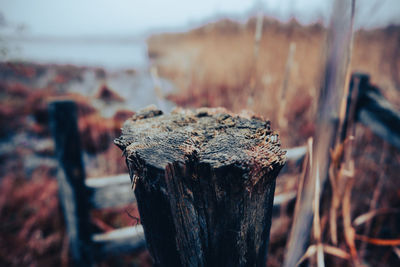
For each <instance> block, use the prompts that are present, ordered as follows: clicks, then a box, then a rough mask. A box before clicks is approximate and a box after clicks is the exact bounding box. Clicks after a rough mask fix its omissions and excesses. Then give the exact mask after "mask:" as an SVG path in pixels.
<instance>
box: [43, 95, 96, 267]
mask: <svg viewBox="0 0 400 267" xmlns="http://www.w3.org/2000/svg"><path fill="white" fill-rule="evenodd" d="M49 115H50V127H51V131H52V134H53V137H54V140H55V145H56V156H57V159H58V162H59V164H60V166H59V171H58V175H57V179H58V185H59V194H60V201H61V206H62V209H63V213H64V216H65V221H66V224H67V225H66V226H67V232H68V238H69V244H70V249H71V254H72V257H73V261H74V265H75V266H89V265H91V263H92V259H91V253H90V252H89V251H90V246H89V242H90V236H91V231H90V229H89V223H88V222H89V214H88V210H89V209H88V199H87V192H86V190H85V185H84V180H85V170H84V165H83V161H82V156H81V147H80V140H79V132H78V126H77V108H76V104H75V103H74V102H73V101H69V100H59V101H54V102H51V103H50V104H49Z"/></svg>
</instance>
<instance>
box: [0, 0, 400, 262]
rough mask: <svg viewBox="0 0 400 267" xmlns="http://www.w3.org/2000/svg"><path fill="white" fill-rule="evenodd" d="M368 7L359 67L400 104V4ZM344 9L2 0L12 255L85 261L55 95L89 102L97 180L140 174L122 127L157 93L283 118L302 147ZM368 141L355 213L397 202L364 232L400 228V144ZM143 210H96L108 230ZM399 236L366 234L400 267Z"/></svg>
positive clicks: (2, 202)
mask: <svg viewBox="0 0 400 267" xmlns="http://www.w3.org/2000/svg"><path fill="white" fill-rule="evenodd" d="M355 10H356V12H355V20H354V30H355V34H354V46H353V50H352V60H351V65H350V69H351V72H362V73H366V74H368V75H370V80H371V83H372V84H374V85H376V86H377V87H379V89H380V90H381V93H382V94H383V95H384V96H385V98H386V99H387V100H389V102H390V103H391V104H392V105H393V106H394V108H395V109H396V110H400V2H399V1H398V0H357V1H356V9H355ZM331 11H332V2H331V1H317V0H285V1H278V0H259V1H240V0H204V1H197V2H190V1H182V0H171V1H155V0H147V1H129V0H119V1H108V0H97V1H78V0H70V1H51V0H36V1H23V0H12V1H10V0H0V124H1V127H0V265H2V266H28V265H29V266H53V265H57V266H58V265H62V266H72V265H73V264H72V261H71V256H70V253H71V252H70V250H69V248H68V238H67V237H66V230H65V220H64V217H63V214H62V210H61V208H60V204H59V197H58V183H57V180H56V171H57V160H56V159H55V147H54V142H53V139H52V137H51V133H50V130H49V116H48V113H47V105H48V102H49V100H50V99H52V98H54V97H61V96H62V97H67V98H68V99H73V100H74V101H75V102H76V103H77V106H78V119H79V120H78V128H79V133H80V138H81V143H82V153H83V158H84V165H85V170H86V176H87V177H88V179H90V178H93V177H101V176H108V175H113V174H121V173H127V169H126V166H125V161H124V159H123V158H122V157H121V151H120V150H119V149H118V148H117V147H116V146H115V145H113V139H114V138H115V137H118V136H119V135H120V128H121V126H122V124H123V122H124V121H125V120H126V119H128V118H129V117H131V116H132V115H133V114H134V112H135V111H137V110H139V109H141V108H144V107H146V106H148V105H150V104H155V105H156V106H157V107H159V108H160V109H162V110H163V111H165V112H169V111H171V110H172V108H174V107H176V106H178V107H185V108H195V107H203V106H207V107H217V106H222V107H226V108H227V109H229V110H232V111H234V112H239V111H241V110H242V109H249V110H252V111H254V112H255V113H257V114H260V115H262V116H263V117H264V118H268V119H270V120H271V121H272V127H273V128H274V129H276V130H278V131H279V133H280V136H281V140H282V144H283V147H285V148H291V147H298V146H303V145H305V144H306V142H307V139H308V138H309V137H310V136H313V134H314V132H315V128H316V125H315V115H316V108H317V96H318V94H319V88H320V85H321V79H322V78H323V74H324V73H322V70H323V68H322V66H323V63H324V62H323V60H324V58H325V53H326V36H327V26H328V25H329V20H330V18H331ZM282 92H284V94H283V93H282ZM282 96H284V100H282ZM283 101H284V102H285V104H284V105H283V104H281V103H282V102H283ZM282 121H283V122H282ZM355 151H356V153H355V165H356V168H355V169H356V174H355V177H356V179H357V182H356V184H355V186H354V188H353V190H352V194H351V198H352V210H351V212H352V216H353V218H356V217H357V216H360V215H363V214H366V213H368V212H370V211H372V210H374V211H375V210H380V211H382V210H385V211H386V212H377V213H376V214H375V215H374V216H372V217H371V218H370V219H369V220H368V222H367V223H365V224H363V225H361V226H360V227H359V228H356V229H355V230H356V232H357V233H362V234H365V235H367V236H372V237H377V238H378V237H379V238H386V239H397V240H398V239H399V238H400V227H399V225H400V219H399V210H398V208H399V206H400V181H399V179H398V178H399V173H400V152H399V149H398V148H396V147H394V146H392V145H390V144H388V143H386V142H385V141H384V140H383V139H381V138H380V137H377V136H375V135H374V134H373V133H372V132H371V131H370V130H369V129H368V128H366V127H364V126H362V125H357V129H356V136H355ZM300 172H301V166H297V165H293V166H291V167H290V169H289V170H287V171H286V172H285V173H284V174H282V175H281V176H280V177H279V178H278V184H277V189H276V194H277V195H278V194H281V195H282V194H286V193H289V194H290V193H293V192H296V190H297V186H298V177H299V174H300ZM292 206H293V205H292ZM388 210H389V211H388ZM292 215H293V207H291V206H290V205H283V206H282V207H281V210H280V211H279V212H278V213H277V214H275V216H274V218H273V225H272V230H271V243H270V248H269V257H268V266H280V265H281V264H282V262H283V255H284V251H285V247H286V241H287V237H288V231H289V229H290V226H291V223H292V217H293V216H292ZM138 216H139V215H138V211H137V207H136V205H135V204H134V203H132V204H131V205H128V206H123V207H117V208H113V209H111V208H109V209H105V210H94V211H92V212H91V213H90V218H91V222H92V224H93V225H94V227H95V229H96V230H95V231H97V232H107V231H110V230H113V229H117V228H120V227H125V226H131V225H134V224H136V223H137V220H136V219H135V218H137V217H138ZM342 239H343V238H341V239H340V240H339V244H338V247H339V248H341V249H343V250H346V244H345V242H344V241H343V240H342ZM391 244H392V243H391ZM393 244H394V245H389V246H382V245H373V244H372V245H371V244H366V243H363V242H361V241H357V243H356V246H357V249H358V250H359V253H360V254H361V258H362V261H363V262H364V263H366V266H399V265H400V261H399V259H400V248H399V245H396V244H397V243H393ZM326 257H327V259H326V261H327V263H329V264H330V265H333V266H336V265H339V264H342V265H343V264H344V265H349V266H350V265H351V263H350V262H349V261H348V260H346V259H343V258H339V259H338V257H335V256H332V255H327V256H326ZM311 263H312V261H311ZM97 264H98V265H99V266H111V265H118V266H151V259H150V256H149V255H148V253H147V252H146V251H145V250H144V251H139V252H135V253H130V254H128V255H126V256H123V257H117V258H116V257H114V258H113V257H110V258H109V259H106V260H103V261H101V262H99V263H97ZM329 264H328V266H329Z"/></svg>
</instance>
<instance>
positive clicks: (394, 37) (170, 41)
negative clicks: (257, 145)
mask: <svg viewBox="0 0 400 267" xmlns="http://www.w3.org/2000/svg"><path fill="white" fill-rule="evenodd" d="M255 24H256V21H255V19H251V20H249V22H247V23H246V24H244V25H241V24H237V23H234V22H231V21H228V20H225V21H220V22H217V23H215V24H209V25H206V26H204V27H202V28H199V29H196V30H192V31H190V32H188V33H182V34H162V35H156V36H153V37H150V38H149V39H148V46H149V55H150V57H151V58H152V59H153V62H154V65H155V67H157V69H158V72H159V74H160V76H162V77H166V78H169V79H171V80H172V81H174V83H175V84H176V85H177V87H178V88H179V91H178V92H176V94H173V95H170V96H169V98H170V99H171V100H173V101H174V102H176V103H177V104H178V105H181V106H188V107H200V106H223V107H227V108H229V109H231V110H234V111H240V110H241V109H243V108H250V109H252V110H253V111H255V112H256V113H258V114H261V115H264V116H266V117H268V118H270V119H271V120H272V121H273V122H274V121H277V118H278V110H279V106H280V104H281V102H282V101H281V99H280V90H281V88H282V86H283V84H284V82H285V73H287V72H286V71H285V66H286V63H287V58H288V54H289V47H290V44H291V43H293V44H295V45H296V51H295V53H294V56H293V63H292V69H291V71H290V73H289V74H290V77H288V81H287V88H288V89H287V92H286V102H287V104H286V106H287V107H289V108H287V109H286V110H285V111H284V112H285V117H286V118H287V120H288V123H289V125H290V133H289V132H288V129H280V131H281V135H282V138H283V142H284V144H286V145H288V146H294V145H300V144H304V143H305V141H306V139H307V138H308V136H310V135H312V133H313V131H314V127H313V125H312V124H313V115H314V114H315V105H314V102H313V100H314V99H315V97H316V95H317V92H318V91H319V90H318V88H319V87H320V80H321V76H322V73H321V69H322V63H323V62H322V57H323V55H324V45H325V38H326V29H325V28H323V27H322V26H321V25H318V24H315V25H311V26H308V27H303V26H301V25H299V24H298V23H296V22H295V21H291V22H289V23H288V24H281V23H279V22H277V21H274V20H271V19H264V25H263V34H262V39H261V41H260V49H259V51H258V55H259V56H258V59H257V60H256V62H254V57H253V53H254V32H255V26H256V25H255ZM254 64H256V66H254ZM399 65H400V28H399V27H388V28H386V29H382V30H375V31H359V32H357V33H356V35H355V40H354V49H353V59H352V70H353V71H360V72H366V73H369V74H371V77H372V81H373V82H374V83H377V84H378V85H379V87H380V88H382V89H383V90H384V94H385V95H386V96H387V97H388V98H389V99H391V100H392V101H393V103H394V104H395V105H397V106H398V107H400V98H399V96H398V93H397V90H396V88H400V83H399V76H400V69H399V68H400V66H399ZM252 77H255V78H252ZM253 87H254V92H252V90H251V89H252V88H253ZM251 94H254V97H253V99H254V102H253V103H252V105H251V106H248V99H249V97H250V96H251ZM293 129H296V131H293ZM288 135H290V136H288Z"/></svg>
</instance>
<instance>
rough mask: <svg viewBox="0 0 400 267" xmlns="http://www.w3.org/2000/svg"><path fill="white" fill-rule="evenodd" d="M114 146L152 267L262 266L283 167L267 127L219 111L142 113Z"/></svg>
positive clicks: (276, 143) (274, 137)
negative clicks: (123, 165) (121, 156)
mask: <svg viewBox="0 0 400 267" xmlns="http://www.w3.org/2000/svg"><path fill="white" fill-rule="evenodd" d="M115 144H116V145H118V146H119V147H120V148H121V149H122V150H123V151H124V155H125V156H126V162H127V165H128V168H129V171H130V176H131V179H132V182H134V183H135V194H136V198H137V202H138V206H139V212H140V216H141V221H142V224H143V227H144V231H145V236H146V241H147V246H148V248H149V250H150V253H151V255H152V257H153V259H154V263H155V265H156V266H265V263H266V257H267V248H268V239H269V231H270V226H271V213H272V205H273V197H274V190H275V179H276V177H277V175H278V173H279V171H280V169H281V168H282V167H283V165H284V163H285V152H284V151H282V150H281V148H280V141H279V138H278V135H277V134H276V133H275V132H273V131H272V130H271V129H270V123H269V121H264V120H262V119H260V118H256V117H254V116H253V117H249V116H244V115H243V116H238V115H234V114H230V113H228V112H227V111H226V110H224V109H220V108H218V109H206V108H202V109H198V110H194V111H187V110H176V111H174V112H172V113H171V114H169V115H163V114H162V112H161V111H159V110H156V109H147V110H144V111H142V112H139V113H137V114H136V115H135V116H134V117H133V118H132V119H130V120H128V121H127V122H126V123H125V124H124V127H123V132H122V136H121V137H120V138H118V139H116V140H115Z"/></svg>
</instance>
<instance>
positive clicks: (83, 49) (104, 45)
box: [2, 40, 148, 70]
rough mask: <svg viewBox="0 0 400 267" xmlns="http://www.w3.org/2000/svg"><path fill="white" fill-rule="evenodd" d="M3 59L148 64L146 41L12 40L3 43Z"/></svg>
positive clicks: (117, 65)
mask: <svg viewBox="0 0 400 267" xmlns="http://www.w3.org/2000/svg"><path fill="white" fill-rule="evenodd" d="M3 46H5V47H6V49H7V51H6V56H5V57H3V58H2V61H5V60H10V61H25V62H36V63H43V64H73V65H81V66H96V67H104V68H106V69H112V70H114V69H139V68H140V69H142V68H147V67H148V57H147V46H146V42H145V40H135V41H98V42H95V41H90V42H84V41H79V40H78V41H69V40H50V41H42V40H40V41H37V40H28V41H26V40H24V41H23V40H12V41H7V42H5V43H3Z"/></svg>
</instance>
